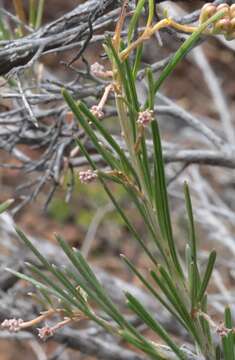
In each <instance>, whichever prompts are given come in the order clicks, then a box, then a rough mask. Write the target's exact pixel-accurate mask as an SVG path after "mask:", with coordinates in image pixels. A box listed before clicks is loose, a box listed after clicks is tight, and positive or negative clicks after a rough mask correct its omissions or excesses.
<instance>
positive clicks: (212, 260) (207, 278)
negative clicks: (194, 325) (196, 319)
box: [197, 251, 216, 302]
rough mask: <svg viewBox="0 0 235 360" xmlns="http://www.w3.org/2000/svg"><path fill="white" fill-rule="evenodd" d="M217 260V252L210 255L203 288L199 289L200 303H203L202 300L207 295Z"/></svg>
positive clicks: (203, 279)
mask: <svg viewBox="0 0 235 360" xmlns="http://www.w3.org/2000/svg"><path fill="white" fill-rule="evenodd" d="M215 260H216V252H215V251H212V252H211V253H210V256H209V259H208V263H207V267H206V270H205V274H204V276H203V278H202V283H201V286H200V289H199V292H198V299H197V301H198V302H201V301H202V298H203V296H204V294H205V291H206V289H207V286H208V283H209V281H210V278H211V274H212V271H213V269H214V265H215Z"/></svg>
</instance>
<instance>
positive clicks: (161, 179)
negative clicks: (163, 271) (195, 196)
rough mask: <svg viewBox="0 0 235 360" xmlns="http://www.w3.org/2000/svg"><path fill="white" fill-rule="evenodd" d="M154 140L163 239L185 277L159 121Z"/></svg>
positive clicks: (156, 181)
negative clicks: (177, 244)
mask: <svg viewBox="0 0 235 360" xmlns="http://www.w3.org/2000/svg"><path fill="white" fill-rule="evenodd" d="M151 128H152V138H153V145H154V165H155V169H156V171H155V187H156V199H155V206H156V209H157V216H158V220H159V225H160V229H161V232H162V236H163V239H164V240H165V241H167V242H168V247H169V251H170V254H171V259H172V262H173V264H174V266H175V269H176V270H177V273H178V275H180V276H181V277H183V276H184V275H183V271H182V268H181V265H180V262H179V259H178V254H177V251H176V247H175V243H174V239H173V233H172V225H171V218H170V211H169V204H168V195H167V186H166V179H165V171H164V160H163V154H162V146H161V139H160V133H159V128H158V124H157V121H152V122H151Z"/></svg>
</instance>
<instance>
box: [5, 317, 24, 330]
mask: <svg viewBox="0 0 235 360" xmlns="http://www.w3.org/2000/svg"><path fill="white" fill-rule="evenodd" d="M23 322H24V321H23V320H22V319H5V320H4V321H3V322H2V324H1V327H2V328H3V329H8V330H9V331H10V332H17V331H20V329H21V327H20V325H21V324H22V323H23Z"/></svg>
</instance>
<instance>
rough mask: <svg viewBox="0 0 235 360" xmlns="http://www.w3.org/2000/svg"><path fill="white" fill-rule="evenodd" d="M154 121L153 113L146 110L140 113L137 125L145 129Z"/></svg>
mask: <svg viewBox="0 0 235 360" xmlns="http://www.w3.org/2000/svg"><path fill="white" fill-rule="evenodd" d="M152 120H153V111H152V110H144V111H141V112H139V116H138V120H137V123H138V124H140V125H142V126H143V127H146V126H148V124H149V123H150V122H151V121H152Z"/></svg>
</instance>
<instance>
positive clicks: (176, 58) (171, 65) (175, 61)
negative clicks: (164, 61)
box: [154, 11, 224, 94]
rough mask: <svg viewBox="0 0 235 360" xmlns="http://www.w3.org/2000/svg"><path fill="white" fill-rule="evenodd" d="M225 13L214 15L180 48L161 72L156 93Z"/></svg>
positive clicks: (156, 83) (156, 84) (155, 89)
mask: <svg viewBox="0 0 235 360" xmlns="http://www.w3.org/2000/svg"><path fill="white" fill-rule="evenodd" d="M223 15H224V12H223V11H220V12H218V13H216V14H215V15H213V16H212V17H211V18H210V19H208V20H207V21H206V22H204V23H203V24H202V25H201V26H199V27H198V29H197V30H196V31H195V32H194V33H193V34H192V35H190V36H189V37H188V39H187V40H185V42H184V43H183V44H182V45H181V46H180V48H179V49H178V50H177V51H176V53H175V55H174V56H173V57H172V59H171V60H170V61H169V63H168V65H167V66H166V67H165V68H164V70H163V71H162V72H161V75H160V77H159V79H158V80H156V82H155V84H154V92H155V94H156V92H157V91H158V90H159V88H160V87H161V85H162V84H163V83H164V81H165V80H166V78H167V77H168V76H169V75H170V74H171V73H172V72H173V70H174V69H175V67H176V65H177V64H178V63H179V62H180V61H181V60H182V59H183V58H184V56H185V55H187V53H188V52H189V51H190V50H191V49H192V47H193V46H194V44H195V43H196V42H197V40H198V39H199V38H200V36H201V34H202V33H203V31H204V30H205V29H206V28H207V27H208V26H209V25H210V24H212V23H213V22H216V21H217V20H219V19H220V18H221V17H223Z"/></svg>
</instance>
